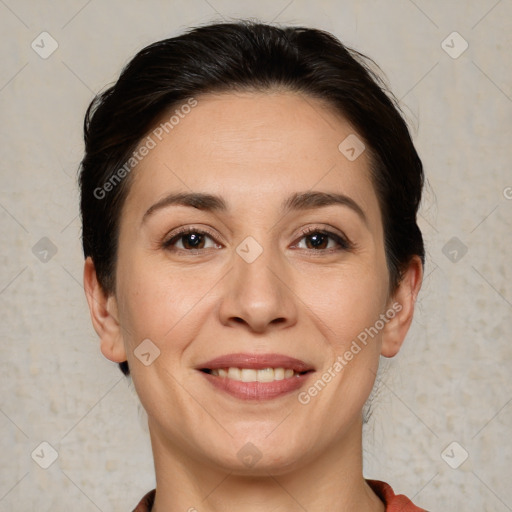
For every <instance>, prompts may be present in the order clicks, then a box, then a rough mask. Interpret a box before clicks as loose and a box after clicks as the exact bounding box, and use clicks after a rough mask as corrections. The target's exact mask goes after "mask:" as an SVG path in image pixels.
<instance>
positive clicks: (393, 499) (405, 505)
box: [133, 480, 427, 512]
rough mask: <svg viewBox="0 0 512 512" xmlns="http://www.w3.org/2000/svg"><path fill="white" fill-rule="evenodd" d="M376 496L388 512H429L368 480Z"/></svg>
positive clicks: (143, 504) (149, 497)
mask: <svg viewBox="0 0 512 512" xmlns="http://www.w3.org/2000/svg"><path fill="white" fill-rule="evenodd" d="M366 482H367V483H368V485H369V486H370V487H371V488H372V489H373V491H374V492H375V494H376V495H377V496H378V497H379V498H380V499H381V500H382V502H383V503H384V505H386V512H427V511H426V510H424V509H422V508H418V507H417V506H416V505H414V504H413V502H412V501H411V500H410V499H409V498H407V497H406V496H404V495H403V494H395V493H394V492H393V489H392V488H391V486H390V485H389V484H387V483H386V482H381V481H380V480H366ZM154 501H155V489H153V490H152V491H150V492H148V493H147V494H146V495H145V496H144V497H143V498H142V500H141V501H140V503H139V504H138V505H137V506H136V507H135V508H134V509H133V512H151V508H152V507H153V503H154Z"/></svg>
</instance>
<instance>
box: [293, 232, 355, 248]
mask: <svg viewBox="0 0 512 512" xmlns="http://www.w3.org/2000/svg"><path fill="white" fill-rule="evenodd" d="M302 240H306V242H305V244H304V245H305V246H302V247H301V241H302ZM296 247H298V248H299V249H308V250H313V251H325V250H330V249H334V250H336V248H338V250H348V249H350V243H349V242H348V241H347V240H346V239H345V238H343V237H341V236H339V235H337V234H335V233H331V232H329V231H323V230H319V229H310V230H306V231H304V232H303V233H302V238H301V239H300V241H299V243H298V244H297V245H296Z"/></svg>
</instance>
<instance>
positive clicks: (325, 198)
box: [142, 191, 368, 225]
mask: <svg viewBox="0 0 512 512" xmlns="http://www.w3.org/2000/svg"><path fill="white" fill-rule="evenodd" d="M331 205H341V206H346V207H348V208H350V209H351V210H353V211H354V212H355V213H357V215H358V216H359V217H360V218H361V220H362V221H363V222H364V223H365V224H366V225H368V220H367V218H366V215H365V213H364V211H363V209H362V208H361V207H360V206H359V205H358V204H357V203H356V202H355V201H354V200H353V199H352V198H350V197H348V196H346V195H344V194H335V193H328V192H318V191H308V192H296V193H295V194H292V195H291V196H290V197H288V198H287V199H285V200H284V201H283V203H282V204H281V210H282V212H283V214H285V213H289V212H292V211H301V210H311V209H314V208H322V207H326V206H331ZM169 206H189V207H191V208H197V209H198V210H204V211H210V212H227V211H229V208H228V205H227V203H226V201H225V200H224V199H223V198H222V197H220V196H218V195H214V194H205V193H201V192H182V193H173V194H169V195H167V196H165V197H164V198H163V199H160V201H158V202H156V203H155V204H154V205H153V206H151V207H150V208H149V209H148V210H147V211H146V213H145V214H144V216H143V218H142V222H145V221H146V220H147V218H148V217H150V216H151V215H153V214H154V213H155V212H156V211H158V210H161V209H163V208H168V207H169Z"/></svg>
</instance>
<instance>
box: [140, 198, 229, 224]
mask: <svg viewBox="0 0 512 512" xmlns="http://www.w3.org/2000/svg"><path fill="white" fill-rule="evenodd" d="M173 205H180V206H190V207H192V208H197V209H198V210H206V211H227V210H228V207H227V204H226V202H225V201H224V199H223V198H222V197H220V196H217V195H214V194H203V193H200V192H181V193H174V194H169V195H167V196H165V197H164V198H162V199H160V200H159V201H158V202H156V203H155V204H154V205H152V206H151V207H150V208H148V210H147V211H146V213H145V214H144V216H143V217H142V222H143V223H144V222H145V221H146V220H147V219H148V217H150V216H151V215H153V214H154V213H155V212H156V211H158V210H161V209H162V208H167V207H168V206H173Z"/></svg>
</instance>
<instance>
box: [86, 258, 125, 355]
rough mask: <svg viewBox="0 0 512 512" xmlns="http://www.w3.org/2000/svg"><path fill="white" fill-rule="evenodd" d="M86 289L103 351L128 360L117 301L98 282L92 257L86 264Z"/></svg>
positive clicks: (95, 328) (93, 322)
mask: <svg viewBox="0 0 512 512" xmlns="http://www.w3.org/2000/svg"><path fill="white" fill-rule="evenodd" d="M84 289H85V295H86V297H87V303H88V304H89V311H90V313H91V320H92V324H93V326H94V330H95V331H96V333H97V334H98V336H99V337H100V342H101V352H102V354H103V355H104V356H105V357H106V358H107V359H110V360H111V361H114V362H116V363H121V362H123V361H126V351H125V348H124V342H123V337H122V336H121V329H120V326H119V320H118V312H117V302H116V298H115V296H114V295H113V294H108V293H106V292H105V291H104V290H103V288H102V287H101V285H100V283H99V282H98V277H97V275H96V268H95V267H94V263H93V261H92V259H91V258H90V257H88V258H86V260H85V265H84Z"/></svg>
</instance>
